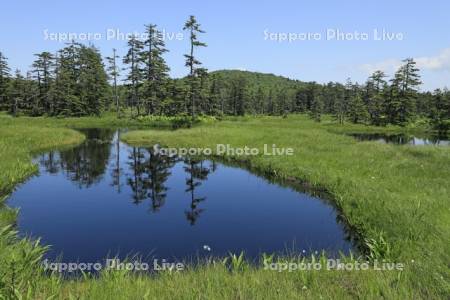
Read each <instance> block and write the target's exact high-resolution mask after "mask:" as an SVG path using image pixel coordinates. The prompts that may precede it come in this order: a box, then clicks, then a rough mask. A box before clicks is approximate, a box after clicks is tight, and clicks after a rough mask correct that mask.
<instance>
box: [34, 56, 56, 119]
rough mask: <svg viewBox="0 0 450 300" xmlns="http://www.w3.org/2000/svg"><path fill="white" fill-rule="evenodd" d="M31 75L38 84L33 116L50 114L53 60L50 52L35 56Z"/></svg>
mask: <svg viewBox="0 0 450 300" xmlns="http://www.w3.org/2000/svg"><path fill="white" fill-rule="evenodd" d="M35 56H36V57H37V58H36V60H35V61H34V63H33V65H32V67H33V70H32V72H33V74H34V79H35V80H37V84H38V96H37V98H36V104H35V107H34V112H33V114H34V115H40V114H42V113H48V112H50V107H51V94H50V88H51V84H52V81H53V76H54V67H55V58H54V56H53V55H52V54H51V53H50V52H42V53H39V54H35Z"/></svg>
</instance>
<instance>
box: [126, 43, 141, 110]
mask: <svg viewBox="0 0 450 300" xmlns="http://www.w3.org/2000/svg"><path fill="white" fill-rule="evenodd" d="M143 47H144V44H143V42H142V41H140V40H138V39H137V37H136V36H134V35H133V36H132V37H131V38H130V39H129V40H128V52H127V54H126V55H125V57H124V59H123V62H124V63H125V64H126V65H128V66H129V67H128V70H129V72H128V75H127V78H126V80H127V81H128V83H129V86H130V88H131V102H132V103H131V105H132V106H134V107H136V112H137V115H140V106H141V104H140V99H139V97H140V95H139V88H140V86H141V84H142V79H143V75H144V74H143V69H142V55H141V54H142V49H143Z"/></svg>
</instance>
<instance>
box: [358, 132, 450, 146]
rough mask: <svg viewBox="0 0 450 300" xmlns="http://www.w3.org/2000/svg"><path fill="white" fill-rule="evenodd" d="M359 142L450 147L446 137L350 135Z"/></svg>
mask: <svg viewBox="0 0 450 300" xmlns="http://www.w3.org/2000/svg"><path fill="white" fill-rule="evenodd" d="M350 135H351V136H352V137H354V138H356V139H357V140H359V141H376V142H380V143H385V144H397V145H412V146H425V145H436V146H450V138H449V137H448V136H446V135H426V136H414V135H408V134H390V135H389V134H382V133H355V134H350Z"/></svg>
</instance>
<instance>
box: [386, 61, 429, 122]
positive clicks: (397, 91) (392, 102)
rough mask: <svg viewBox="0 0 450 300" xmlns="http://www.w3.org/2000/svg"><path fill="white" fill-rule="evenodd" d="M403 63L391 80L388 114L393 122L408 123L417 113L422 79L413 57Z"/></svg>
mask: <svg viewBox="0 0 450 300" xmlns="http://www.w3.org/2000/svg"><path fill="white" fill-rule="evenodd" d="M403 63H404V64H403V65H402V66H401V67H400V69H399V70H398V71H397V72H396V73H395V76H394V78H393V79H392V80H391V88H390V97H389V102H388V106H387V109H388V114H389V118H390V122H391V123H393V124H401V125H404V124H406V123H407V122H408V121H409V120H410V119H411V118H412V117H413V116H414V114H415V107H416V99H417V93H418V87H419V85H420V84H421V83H422V82H421V81H420V75H419V69H418V68H417V67H416V62H415V61H414V60H413V59H412V58H408V59H405V60H403Z"/></svg>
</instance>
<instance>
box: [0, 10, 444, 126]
mask: <svg viewBox="0 0 450 300" xmlns="http://www.w3.org/2000/svg"><path fill="white" fill-rule="evenodd" d="M183 29H184V30H185V31H186V32H187V33H188V35H187V36H188V39H187V42H186V43H187V45H186V46H187V47H188V49H189V51H188V53H186V54H185V55H184V59H185V66H186V68H187V74H188V75H187V76H186V77H184V78H181V79H172V78H170V77H169V70H170V69H169V66H168V65H167V63H166V61H165V59H164V54H165V53H166V52H167V51H168V50H167V48H166V47H165V43H164V38H163V35H162V32H161V31H159V30H158V29H157V26H156V25H154V24H150V25H147V26H145V33H146V35H145V38H144V39H138V38H137V37H135V36H132V37H131V38H130V39H129V40H128V43H127V52H126V54H125V55H124V56H123V57H120V56H119V55H118V54H117V51H116V50H115V49H113V51H112V54H111V56H109V57H106V58H105V61H106V65H105V64H104V62H103V60H102V57H101V54H100V53H99V51H98V49H96V48H95V47H94V46H85V45H82V44H78V43H75V42H72V43H69V44H68V45H67V46H66V47H64V48H63V49H61V50H60V51H58V52H57V53H56V54H51V53H49V52H43V53H39V54H36V60H35V61H34V62H33V64H32V68H31V70H30V71H29V72H28V73H27V75H26V76H25V77H24V76H23V75H22V74H21V73H20V71H16V72H15V74H11V70H10V68H9V67H8V64H7V59H6V57H4V56H3V54H2V53H1V52H0V109H2V110H7V111H9V112H10V113H11V114H12V115H17V114H26V115H31V116H40V115H49V116H84V115H99V114H100V113H101V112H103V111H107V110H115V111H117V114H118V115H119V116H122V115H124V112H125V111H127V112H129V111H131V114H132V116H133V117H139V116H145V115H165V116H174V115H186V116H191V117H195V116H196V115H199V114H204V115H219V116H220V115H245V114H267V115H287V114H289V113H309V114H310V115H311V117H312V118H314V119H315V120H317V121H320V120H321V116H322V115H323V114H331V115H333V116H335V118H336V120H337V121H338V122H339V123H344V122H353V123H365V124H373V125H377V126H384V125H386V124H397V125H406V124H408V123H409V122H412V121H414V120H415V119H417V118H427V119H428V120H430V121H431V123H432V125H433V126H434V127H435V128H437V129H440V130H448V129H450V121H449V120H450V92H449V91H448V90H447V89H445V90H436V91H434V92H425V93H424V92H420V91H419V86H420V85H421V80H420V76H419V70H418V68H417V67H416V63H415V62H414V61H413V60H412V59H406V60H404V61H403V65H402V66H401V67H400V68H399V70H398V71H397V72H396V73H395V75H394V76H393V78H391V79H390V80H388V79H387V76H386V74H384V73H383V72H381V71H376V72H375V73H373V74H372V75H371V76H370V77H369V78H368V80H367V81H366V82H365V83H364V84H357V83H353V82H351V80H350V79H349V80H347V82H346V83H345V84H341V83H334V82H330V83H328V84H318V83H315V82H301V81H298V80H290V79H287V78H284V77H279V76H274V75H272V74H261V73H255V72H246V71H216V72H208V70H207V69H206V68H204V67H202V63H201V62H200V61H199V60H198V58H197V55H196V54H197V50H198V48H199V47H206V46H207V45H206V44H205V43H203V42H202V41H201V40H200V38H199V36H200V35H201V34H203V33H204V31H203V30H202V29H201V26H200V24H199V23H198V22H197V20H196V19H195V17H194V16H190V17H189V19H188V20H187V21H186V22H185V24H184V27H183ZM120 65H124V66H125V68H120V67H119V66H120Z"/></svg>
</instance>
